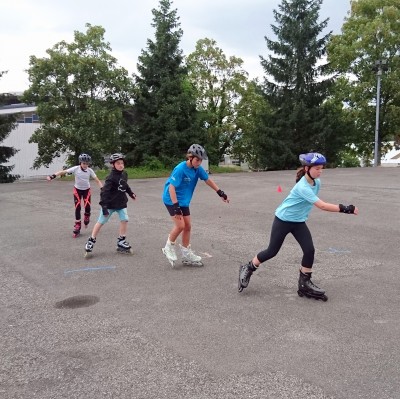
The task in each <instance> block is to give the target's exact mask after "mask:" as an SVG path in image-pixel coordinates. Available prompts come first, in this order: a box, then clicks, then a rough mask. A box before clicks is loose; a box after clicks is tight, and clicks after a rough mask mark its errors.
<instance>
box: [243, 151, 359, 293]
mask: <svg viewBox="0 0 400 399" xmlns="http://www.w3.org/2000/svg"><path fill="white" fill-rule="evenodd" d="M299 159H300V162H301V164H302V168H301V169H299V170H298V172H297V177H296V185H295V186H294V187H293V188H292V190H291V191H290V194H289V195H288V196H287V197H286V198H285V199H284V200H283V202H282V203H281V204H280V205H279V206H278V208H277V209H276V211H275V219H274V222H273V224H272V230H271V238H270V243H269V246H268V248H267V249H265V250H264V251H261V252H260V253H258V254H257V255H256V256H255V257H254V258H253V260H252V261H250V262H249V263H247V264H245V265H242V266H240V268H239V292H241V291H242V290H243V288H246V287H247V286H248V285H249V282H250V277H251V275H252V274H253V272H254V271H255V270H256V269H257V268H258V266H260V264H261V263H263V262H265V261H267V260H268V259H271V258H273V257H274V256H275V255H276V254H277V253H278V252H279V250H280V248H281V246H282V244H283V241H284V240H285V238H286V236H287V235H288V234H289V233H291V234H292V235H293V237H294V238H295V239H296V241H297V242H298V243H299V244H300V247H301V249H302V251H303V259H302V262H301V267H300V277H299V288H298V291H297V293H298V294H299V296H304V295H305V296H307V297H313V298H316V299H322V300H324V301H326V300H328V297H327V296H326V295H325V291H324V290H322V289H321V288H319V287H317V286H316V285H315V284H314V283H313V282H312V281H311V272H312V266H313V263H314V252H315V249H314V244H313V240H312V237H311V233H310V230H309V229H308V227H307V225H306V220H307V219H308V215H309V213H310V211H311V209H312V207H313V205H314V206H316V207H317V208H319V209H321V210H323V211H328V212H342V213H349V214H355V215H357V214H358V209H357V208H356V207H355V206H354V205H348V206H345V205H342V204H339V205H335V204H330V203H328V202H324V201H322V200H321V199H319V198H318V192H319V189H320V185H321V182H320V179H319V178H320V176H321V173H322V169H323V168H324V165H325V164H326V159H325V157H324V156H323V155H321V154H319V153H314V152H313V153H308V154H301V155H300V156H299Z"/></svg>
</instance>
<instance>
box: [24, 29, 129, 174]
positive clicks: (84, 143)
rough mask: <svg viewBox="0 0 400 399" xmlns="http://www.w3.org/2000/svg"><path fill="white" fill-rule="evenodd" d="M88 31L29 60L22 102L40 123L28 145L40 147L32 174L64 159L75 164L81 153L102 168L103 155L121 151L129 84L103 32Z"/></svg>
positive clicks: (126, 74)
mask: <svg viewBox="0 0 400 399" xmlns="http://www.w3.org/2000/svg"><path fill="white" fill-rule="evenodd" d="M86 27H87V31H86V33H81V32H78V31H75V33H74V42H72V43H67V42H65V41H61V42H59V43H57V44H56V45H55V46H54V47H53V48H51V49H49V50H47V54H48V57H46V58H37V57H35V56H31V57H30V64H29V65H30V67H29V69H28V74H29V80H30V82H31V85H30V87H29V89H28V90H27V91H26V92H25V93H24V100H25V101H26V102H28V103H35V104H36V105H37V107H38V115H39V117H40V122H41V127H40V128H39V129H37V130H36V131H35V133H34V134H33V135H32V137H31V139H30V142H33V143H37V144H38V156H37V158H36V159H35V162H34V165H33V166H34V167H36V168H38V167H40V166H41V165H45V166H48V165H49V164H50V163H51V162H52V160H53V158H55V157H58V156H60V155H61V154H62V153H69V154H70V162H71V163H76V162H77V161H78V156H79V154H80V153H82V152H85V153H89V154H91V156H92V159H93V161H94V164H97V165H102V164H103V154H104V153H108V152H115V151H117V150H120V145H121V137H120V126H121V121H122V109H123V107H124V106H125V105H126V104H128V103H129V100H130V96H131V91H132V82H131V81H130V79H129V77H128V73H127V71H126V70H125V69H124V68H119V67H118V66H117V61H116V59H115V58H114V57H112V56H111V54H110V51H111V48H110V45H109V44H108V43H106V42H105V41H104V33H105V30H104V29H103V28H102V27H100V26H91V25H90V24H87V25H86Z"/></svg>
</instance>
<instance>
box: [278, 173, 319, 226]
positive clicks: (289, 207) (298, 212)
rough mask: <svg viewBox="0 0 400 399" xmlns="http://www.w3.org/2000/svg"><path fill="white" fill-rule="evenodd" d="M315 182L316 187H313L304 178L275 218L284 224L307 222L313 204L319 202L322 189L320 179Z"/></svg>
mask: <svg viewBox="0 0 400 399" xmlns="http://www.w3.org/2000/svg"><path fill="white" fill-rule="evenodd" d="M314 181H315V185H314V186H311V185H310V183H309V182H308V181H307V179H306V177H305V176H303V177H302V178H301V179H300V180H299V181H298V182H297V183H296V184H295V186H294V187H293V188H292V190H291V191H290V194H289V195H288V196H287V197H286V198H285V199H284V200H283V202H282V203H281V204H280V205H279V206H278V208H277V209H276V211H275V216H277V217H278V218H279V219H281V220H283V221H284V222H305V221H306V220H307V219H308V215H309V213H310V211H311V208H312V207H313V204H314V203H315V202H317V201H318V200H319V198H318V197H317V194H318V192H319V189H320V187H321V181H320V179H315V180H314Z"/></svg>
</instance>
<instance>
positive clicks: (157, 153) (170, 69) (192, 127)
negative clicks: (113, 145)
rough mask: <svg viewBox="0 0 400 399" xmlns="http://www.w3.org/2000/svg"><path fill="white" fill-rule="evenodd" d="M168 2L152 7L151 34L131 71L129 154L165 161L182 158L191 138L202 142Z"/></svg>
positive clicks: (175, 19)
mask: <svg viewBox="0 0 400 399" xmlns="http://www.w3.org/2000/svg"><path fill="white" fill-rule="evenodd" d="M171 5H172V2H171V1H169V0H161V1H160V3H159V8H158V9H153V10H152V13H153V16H154V17H153V23H152V26H153V27H154V28H155V30H156V31H155V40H154V41H152V40H150V39H148V40H147V49H146V50H142V52H141V55H140V56H139V62H138V65H137V69H138V74H137V75H135V83H136V95H135V115H136V124H137V126H136V127H137V129H136V134H135V144H136V148H135V150H134V159H135V161H136V162H143V161H145V162H146V160H147V161H148V160H149V159H152V157H153V158H154V157H156V158H157V159H158V160H160V161H161V162H162V163H164V164H171V163H172V162H174V161H176V159H179V158H182V154H184V153H185V152H186V150H187V149H188V147H189V146H190V145H191V144H192V142H196V141H199V142H200V143H201V141H202V140H201V136H200V133H199V132H200V130H199V129H198V126H196V121H197V118H196V103H195V97H194V90H193V87H192V86H191V84H190V83H189V80H188V77H187V71H186V67H185V66H184V57H183V54H182V50H180V48H179V43H180V40H181V37H182V34H183V31H182V29H181V28H180V23H179V17H178V16H177V10H176V9H175V10H171Z"/></svg>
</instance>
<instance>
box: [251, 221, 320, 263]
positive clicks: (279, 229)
mask: <svg viewBox="0 0 400 399" xmlns="http://www.w3.org/2000/svg"><path fill="white" fill-rule="evenodd" d="M289 233H292V235H293V237H294V238H295V239H296V241H297V242H298V243H299V244H300V247H301V249H302V250H303V259H302V261H301V265H302V266H304V267H308V268H311V267H312V265H313V263H314V254H315V249H314V244H313V240H312V237H311V233H310V230H309V229H308V227H307V225H306V223H305V222H284V221H282V220H280V219H279V218H277V217H276V216H275V219H274V222H273V224H272V229H271V238H270V242H269V245H268V248H267V249H265V250H264V251H261V252H260V253H258V254H257V259H258V260H259V261H260V262H261V263H263V262H265V261H267V260H268V259H271V258H273V257H274V256H275V255H276V254H277V253H278V252H279V250H280V249H281V246H282V244H283V241H285V238H286V236H287V235H288V234H289Z"/></svg>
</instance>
